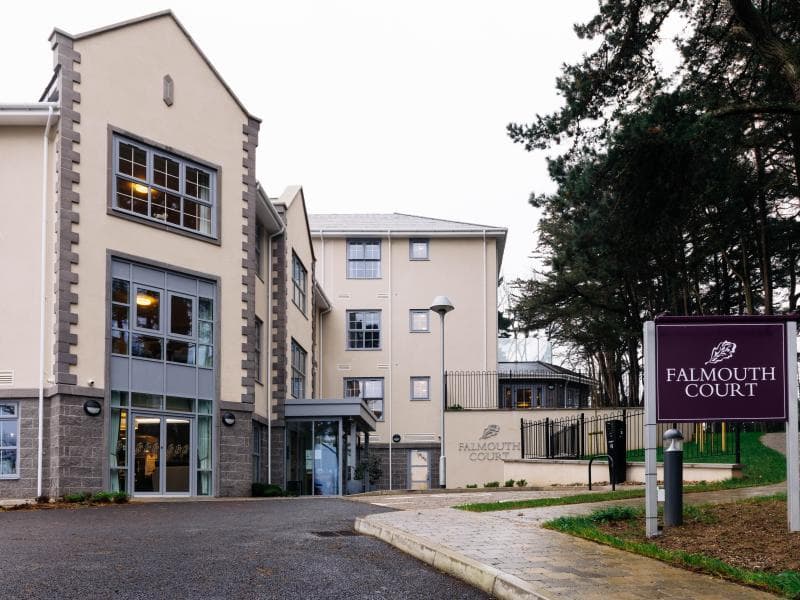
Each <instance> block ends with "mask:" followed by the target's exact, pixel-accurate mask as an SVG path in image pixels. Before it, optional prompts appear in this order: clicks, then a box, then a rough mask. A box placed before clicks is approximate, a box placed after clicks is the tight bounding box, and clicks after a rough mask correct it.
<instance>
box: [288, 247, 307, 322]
mask: <svg viewBox="0 0 800 600" xmlns="http://www.w3.org/2000/svg"><path fill="white" fill-rule="evenodd" d="M307 273H308V271H306V268H305V267H304V266H303V263H302V262H300V259H299V258H298V257H297V254H295V253H294V252H292V302H294V304H295V306H297V308H299V309H300V312H301V313H303V314H306V290H307V287H306V285H307V284H306V282H307V280H308V278H307V277H306V275H307Z"/></svg>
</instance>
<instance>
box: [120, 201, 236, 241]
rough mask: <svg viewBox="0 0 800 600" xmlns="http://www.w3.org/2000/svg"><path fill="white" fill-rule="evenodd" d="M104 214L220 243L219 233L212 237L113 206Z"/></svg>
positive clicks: (192, 237)
mask: <svg viewBox="0 0 800 600" xmlns="http://www.w3.org/2000/svg"><path fill="white" fill-rule="evenodd" d="M106 214H107V215H110V216H112V217H117V218H119V219H125V220H126V221H133V222H134V223H140V224H142V225H147V226H149V227H152V228H153V229H160V230H161V231H168V232H170V233H177V234H178V235H182V236H184V237H188V238H191V239H194V240H198V241H201V242H206V243H208V244H213V245H214V246H221V245H222V239H221V237H220V236H219V235H218V236H217V237H215V238H214V237H209V236H207V235H203V234H202V233H193V232H192V231H189V230H188V229H180V228H178V227H173V226H171V225H167V224H166V223H161V222H160V221H153V220H151V219H147V218H144V217H140V216H137V215H135V214H133V213H129V212H127V211H124V210H119V209H116V208H114V207H113V206H109V207H107V208H106Z"/></svg>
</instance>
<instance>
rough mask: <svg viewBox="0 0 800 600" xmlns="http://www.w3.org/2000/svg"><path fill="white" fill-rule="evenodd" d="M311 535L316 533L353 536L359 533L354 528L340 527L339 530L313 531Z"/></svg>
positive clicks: (326, 535)
mask: <svg viewBox="0 0 800 600" xmlns="http://www.w3.org/2000/svg"><path fill="white" fill-rule="evenodd" d="M311 535H315V536H317V537H324V538H329V537H351V536H355V535H358V534H357V533H356V532H355V531H353V530H352V529H340V530H339V531H312V532H311Z"/></svg>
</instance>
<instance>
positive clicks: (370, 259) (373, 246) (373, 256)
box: [347, 240, 381, 279]
mask: <svg viewBox="0 0 800 600" xmlns="http://www.w3.org/2000/svg"><path fill="white" fill-rule="evenodd" d="M347 278H348V279H380V278H381V241H380V240H347Z"/></svg>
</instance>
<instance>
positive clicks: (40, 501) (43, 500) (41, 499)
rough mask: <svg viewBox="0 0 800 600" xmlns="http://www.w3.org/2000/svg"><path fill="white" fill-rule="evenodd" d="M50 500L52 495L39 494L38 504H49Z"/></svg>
mask: <svg viewBox="0 0 800 600" xmlns="http://www.w3.org/2000/svg"><path fill="white" fill-rule="evenodd" d="M48 502H50V496H37V497H36V504H47V503H48Z"/></svg>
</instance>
